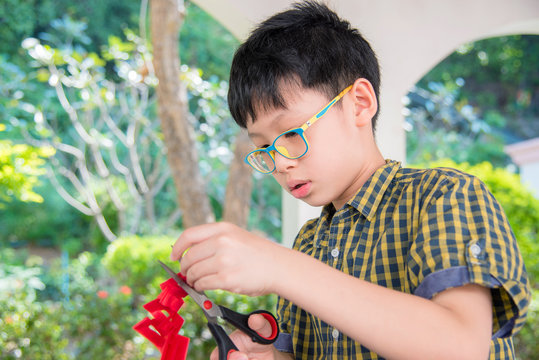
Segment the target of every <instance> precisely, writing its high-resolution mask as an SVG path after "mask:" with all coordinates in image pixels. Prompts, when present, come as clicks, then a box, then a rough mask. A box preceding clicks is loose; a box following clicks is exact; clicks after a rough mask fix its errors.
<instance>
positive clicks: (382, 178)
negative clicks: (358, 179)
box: [320, 160, 401, 220]
mask: <svg viewBox="0 0 539 360" xmlns="http://www.w3.org/2000/svg"><path fill="white" fill-rule="evenodd" d="M400 168H401V163H400V162H398V161H394V160H386V163H385V165H382V166H381V167H379V168H378V169H376V171H375V172H374V173H373V174H372V175H371V176H370V177H369V178H368V179H367V181H366V182H365V184H363V186H362V187H361V188H360V189H359V190H358V192H357V193H356V195H354V197H353V198H352V199H350V200H349V201H348V202H347V203H346V204H347V205H350V206H352V207H353V208H355V209H356V210H358V211H359V212H361V213H362V214H363V215H364V216H365V217H366V218H367V219H369V220H372V216H373V215H374V213H375V212H376V209H377V208H378V205H380V201H382V197H383V196H384V193H385V191H386V190H387V189H388V187H389V184H391V181H392V180H393V178H394V177H395V174H396V173H397V171H399V170H400ZM335 212H336V210H335V208H334V207H333V204H328V205H326V206H324V208H323V209H322V214H321V216H320V217H321V218H328V217H332V216H333V214H334V213H335Z"/></svg>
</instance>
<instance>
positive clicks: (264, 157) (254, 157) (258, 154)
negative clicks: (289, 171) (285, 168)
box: [247, 151, 275, 173]
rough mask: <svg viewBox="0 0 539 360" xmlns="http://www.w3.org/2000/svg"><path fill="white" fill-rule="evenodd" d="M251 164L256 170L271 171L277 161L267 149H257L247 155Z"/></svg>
mask: <svg viewBox="0 0 539 360" xmlns="http://www.w3.org/2000/svg"><path fill="white" fill-rule="evenodd" d="M247 160H248V161H249V164H251V165H252V166H253V167H254V168H255V169H256V170H258V171H260V172H263V173H269V172H272V171H273V168H274V167H275V163H274V162H273V159H272V158H271V156H270V155H269V154H268V153H267V152H265V151H255V152H252V153H251V154H249V156H248V157H247Z"/></svg>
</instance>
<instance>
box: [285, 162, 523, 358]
mask: <svg viewBox="0 0 539 360" xmlns="http://www.w3.org/2000/svg"><path fill="white" fill-rule="evenodd" d="M294 249H296V250H298V251H301V252H303V253H305V254H308V255H310V256H312V257H314V258H316V259H318V260H320V261H322V262H324V263H327V264H329V265H330V266H332V267H334V268H336V269H339V270H340V271H342V272H344V273H347V274H351V275H353V276H355V277H357V278H360V279H364V280H367V281H370V282H372V283H374V284H378V285H381V286H385V287H387V288H390V289H394V290H398V291H402V292H405V293H409V294H415V295H417V296H421V297H423V298H426V299H430V298H432V297H433V296H434V295H435V294H437V293H439V292H441V291H443V290H445V289H448V288H452V287H457V286H461V285H464V284H467V283H474V284H479V285H482V286H486V287H488V288H490V289H491V292H492V298H493V309H492V313H493V334H492V341H491V347H490V359H513V358H514V357H515V356H514V350H513V340H512V335H513V334H515V333H516V332H517V331H518V330H519V329H520V328H521V327H522V325H523V324H524V321H525V318H526V312H527V308H528V304H529V302H530V298H531V292H530V285H529V282H528V278H527V275H526V270H525V268H524V263H523V261H522V257H521V255H520V252H519V249H518V246H517V242H516V240H515V237H514V235H513V232H512V230H511V228H510V226H509V223H508V221H507V218H506V216H505V214H504V212H503V210H502V208H501V207H500V205H499V203H498V202H497V201H496V200H495V199H494V197H493V196H492V194H491V193H490V192H489V191H488V190H487V189H486V187H485V185H484V184H483V183H482V182H481V181H479V180H478V179H477V178H475V177H473V176H471V175H468V174H464V173H462V172H460V171H457V170H454V169H448V168H438V169H426V170H419V169H407V168H402V167H401V166H400V163H398V162H395V161H386V164H385V165H384V166H382V167H381V168H379V169H377V170H376V172H375V173H374V174H373V175H372V176H371V177H370V178H369V180H367V182H366V183H365V184H364V185H363V186H362V188H361V189H360V190H359V192H358V193H357V194H356V195H355V196H354V198H352V199H351V200H350V201H348V203H347V204H346V205H345V206H344V207H343V208H342V209H340V210H338V211H335V209H334V207H333V205H328V206H325V207H324V209H323V210H322V213H321V216H320V217H319V218H317V219H313V220H310V221H308V222H307V223H306V224H305V225H304V226H303V228H302V229H301V231H300V232H299V234H298V236H297V238H296V241H295V243H294ZM318 290H319V291H331V289H318ZM318 290H317V289H313V296H316V291H318ZM277 314H278V319H279V323H280V328H281V331H282V333H283V334H282V335H281V336H280V337H279V340H278V342H277V343H276V344H278V345H276V346H277V348H279V349H280V350H281V351H289V352H293V353H294V355H295V357H296V359H309V360H311V359H380V358H381V357H380V356H378V355H377V354H375V353H373V352H371V351H370V350H369V349H367V348H366V347H364V346H362V345H361V344H359V343H357V342H355V341H354V340H352V339H350V338H348V337H347V336H345V335H344V334H342V333H341V332H340V331H339V330H338V329H335V328H333V327H332V326H331V325H329V324H327V323H324V322H323V321H320V320H319V319H318V318H316V317H314V316H312V315H311V314H309V313H307V312H305V311H303V310H302V309H301V308H299V307H297V306H296V305H295V304H293V303H290V302H289V301H287V300H285V299H282V298H280V299H279V302H278V305H277ZM388 326H394V325H391V324H388Z"/></svg>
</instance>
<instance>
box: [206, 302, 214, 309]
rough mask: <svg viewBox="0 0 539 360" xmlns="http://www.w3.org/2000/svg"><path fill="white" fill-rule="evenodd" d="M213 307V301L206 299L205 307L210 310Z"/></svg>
mask: <svg viewBox="0 0 539 360" xmlns="http://www.w3.org/2000/svg"><path fill="white" fill-rule="evenodd" d="M212 307H213V303H212V302H211V301H210V300H206V301H204V309H206V310H210V309H211V308H212Z"/></svg>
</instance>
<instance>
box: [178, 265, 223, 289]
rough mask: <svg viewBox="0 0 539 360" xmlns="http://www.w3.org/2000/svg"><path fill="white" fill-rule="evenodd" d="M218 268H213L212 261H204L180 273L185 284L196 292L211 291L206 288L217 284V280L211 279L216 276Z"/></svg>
mask: <svg viewBox="0 0 539 360" xmlns="http://www.w3.org/2000/svg"><path fill="white" fill-rule="evenodd" d="M218 270H219V269H218V268H216V267H215V265H214V262H213V261H212V259H205V260H202V261H199V262H197V263H195V264H194V265H193V266H191V267H189V268H188V269H187V271H185V272H183V267H182V273H183V274H184V275H185V277H186V279H187V283H188V284H189V285H191V286H192V287H194V288H195V290H197V291H204V290H213V289H215V288H213V289H211V288H208V286H211V285H213V284H214V283H215V284H218V280H217V279H213V278H214V277H216V276H217V272H218Z"/></svg>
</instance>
